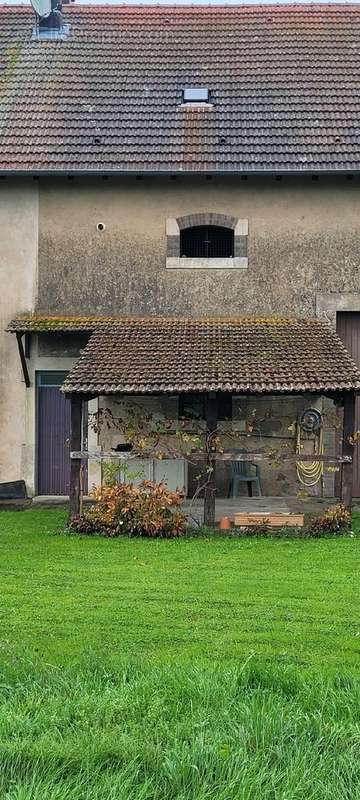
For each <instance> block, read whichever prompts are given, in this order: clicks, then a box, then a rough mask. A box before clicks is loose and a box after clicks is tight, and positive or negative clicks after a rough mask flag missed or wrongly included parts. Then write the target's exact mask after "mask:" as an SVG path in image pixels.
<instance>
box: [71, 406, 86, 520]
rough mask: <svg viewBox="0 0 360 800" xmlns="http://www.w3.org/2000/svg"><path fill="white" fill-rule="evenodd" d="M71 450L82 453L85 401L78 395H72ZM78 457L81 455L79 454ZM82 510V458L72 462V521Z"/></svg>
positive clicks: (73, 459)
mask: <svg viewBox="0 0 360 800" xmlns="http://www.w3.org/2000/svg"><path fill="white" fill-rule="evenodd" d="M70 404H71V411H70V450H73V451H80V448H81V433H82V411H83V399H82V397H81V396H79V395H78V394H72V395H70ZM78 455H80V453H79V452H78ZM80 510H81V458H72V459H71V461H70V508H69V516H70V519H73V517H77V516H79V514H80Z"/></svg>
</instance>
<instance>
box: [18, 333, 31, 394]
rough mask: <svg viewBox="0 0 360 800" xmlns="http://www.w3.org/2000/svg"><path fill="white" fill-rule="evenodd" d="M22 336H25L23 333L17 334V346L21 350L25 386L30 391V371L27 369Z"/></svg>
mask: <svg viewBox="0 0 360 800" xmlns="http://www.w3.org/2000/svg"><path fill="white" fill-rule="evenodd" d="M22 336H23V334H22V333H17V334H16V341H17V346H18V350H19V356H20V361H21V367H22V371H23V376H24V381H25V386H26V388H27V389H29V386H30V378H29V370H28V368H27V363H26V358H25V351H24V345H23V340H22Z"/></svg>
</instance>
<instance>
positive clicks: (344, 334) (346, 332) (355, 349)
mask: <svg viewBox="0 0 360 800" xmlns="http://www.w3.org/2000/svg"><path fill="white" fill-rule="evenodd" d="M336 330H337V333H338V335H339V336H340V339H341V340H342V341H343V343H344V345H345V347H346V349H347V350H348V351H349V353H350V355H351V356H352V358H353V359H354V361H356V363H357V364H358V365H359V366H360V312H358V311H339V312H338V313H337V317H336ZM359 428H360V398H359V397H357V398H356V412H355V430H359ZM353 495H354V497H360V448H359V445H358V444H357V445H355V447H354V482H353Z"/></svg>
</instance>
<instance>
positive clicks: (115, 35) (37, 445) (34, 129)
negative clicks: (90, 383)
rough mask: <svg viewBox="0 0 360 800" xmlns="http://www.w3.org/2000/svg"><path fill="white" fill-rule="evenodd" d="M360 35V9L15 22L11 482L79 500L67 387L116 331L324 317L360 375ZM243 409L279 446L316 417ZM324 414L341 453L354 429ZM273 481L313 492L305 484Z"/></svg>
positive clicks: (271, 486)
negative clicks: (174, 322)
mask: <svg viewBox="0 0 360 800" xmlns="http://www.w3.org/2000/svg"><path fill="white" fill-rule="evenodd" d="M359 23H360V7H359V6H357V5H330V6H328V5H316V4H315V5H304V6H249V7H247V6H233V7H221V6H214V7H196V6H195V7H194V6H185V7H151V6H148V7H141V6H138V7H136V6H135V7H124V6H118V7H116V6H107V7H106V6H89V7H87V6H79V7H76V5H74V6H68V5H64V7H63V9H62V10H61V13H60V11H59V13H58V12H56V13H55V14H53V15H52V16H51V18H50V19H49V20H48V21H46V20H43V21H42V23H41V25H38V23H37V21H36V19H35V17H34V14H33V12H32V10H31V9H30V8H27V7H23V6H19V7H16V6H15V7H6V6H0V179H1V180H0V223H1V246H0V270H1V278H2V280H1V287H2V290H1V297H0V309H1V312H0V313H1V326H0V328H1V331H2V332H1V335H0V365H1V366H0V407H1V417H0V419H1V426H2V430H1V442H2V445H1V450H0V480H1V481H9V480H17V479H24V480H25V481H26V483H27V487H28V491H29V492H30V493H37V494H60V495H61V494H67V493H68V486H69V452H68V448H67V446H66V443H67V439H68V435H69V408H68V403H67V401H66V399H65V397H64V396H63V394H61V392H60V391H59V389H60V386H61V384H62V383H63V381H64V379H65V377H66V374H67V373H68V372H69V370H71V369H72V367H73V365H74V363H75V362H76V360H77V358H78V356H79V354H80V351H81V350H82V348H83V347H84V345H85V344H86V342H87V341H88V339H89V337H90V335H91V333H92V331H93V330H95V328H96V327H97V325H98V324H100V323H99V319H100V320H102V319H103V318H104V317H106V318H110V319H111V318H114V317H128V318H144V319H147V318H148V317H158V318H163V317H166V318H168V317H172V318H179V317H180V318H214V317H215V318H216V317H221V318H223V317H227V318H236V317H244V316H245V317H254V316H255V317H259V318H261V319H267V318H268V317H273V316H274V315H275V316H280V317H294V316H295V317H309V318H314V317H318V318H320V319H321V320H324V321H326V322H327V323H328V324H329V325H330V326H332V327H333V328H334V329H337V330H338V333H339V335H340V337H341V338H342V339H343V341H344V343H345V344H346V346H347V348H348V349H349V351H350V353H351V355H352V356H353V358H354V360H355V361H357V362H359V361H360V286H359V276H360V255H359V253H360V247H359V245H360V227H359V218H360V134H359V122H360V119H359V118H360V100H359V96H360V93H359V91H358V90H359V89H360V26H359ZM9 330H11V331H12V335H11V334H10V333H9V332H7V331H9ZM15 333H16V336H15V335H14V334H15ZM169 347H171V341H169ZM190 401H191V398H190V397H189V396H187V397H186V396H185V402H184V397H183V396H179V395H176V394H174V395H173V396H172V397H171V398H167V400H166V402H165V401H164V398H162V399H161V398H160V399H159V398H156V397H152V398H151V400H150V399H148V400H146V402H145V401H144V399H143V400H142V401H141V402H145V405H146V404H147V406H148V405H149V403H150V405H151V404H152V407H153V408H155V409H156V410H157V411H158V410H159V408H160V409H162V412H163V413H164V414H165V415H166V414H168V415H169V414H170V415H171V417H173V418H177V417H178V416H179V414H180V413H181V409H183V410H184V407H185V406H186V405H188V406H189V405H190V406H191V402H190ZM98 402H100V403H101V399H100V400H99V401H98V400H92V401H91V404H89V405H90V411H91V412H94V411H95V410H96V408H97V404H98ZM231 403H232V405H231V414H232V416H233V417H234V419H236V420H237V422H238V424H239V426H240V428H241V425H242V424H243V423H244V418H245V417H248V416H249V415H253V418H254V420H255V423H254V433H255V434H257V436H258V442H257V444H256V447H257V448H259V446H260V447H263V446H265V444H266V443H267V442H268V441H270V443H272V442H277V443H279V442H280V443H281V441H283V440H291V437H293V433H292V432H291V431H289V429H290V428H291V425H292V422H293V421H294V419H296V418H297V417H298V415H299V413H301V412H302V411H304V410H306V408H308V407H309V406H311V405H314V400H313V399H311V397H308V396H307V395H303V396H302V397H299V396H297V395H296V394H295V393H294V395H293V396H292V397H290V398H289V397H287V398H279V397H277V396H266V397H265V398H262V399H260V400H259V399H257V401H256V402H255V403H254V401H253V400H252V399H251V398H246V397H240V398H239V397H238V396H235V397H233V398H232V400H231ZM315 405H317V407H318V408H319V410H320V411H321V412H323V411H324V408H326V409H329V407H330V406H331V409H330V411H331V412H332V411H333V412H334V413H333V416H331V414H329V415H328V417H324V420H325V422H324V440H325V445H326V446H327V447H328V448H329V449H332V450H334V451H336V447H337V433H336V431H337V428H336V425H335V427H334V418H333V417H334V416H336V415H337V414H338V413H339V412H338V411H337V410H336V409H335V408H333V404H332V402H331V399H328V400H325V401H324V400H323V399H321V398H318V399H317V400H316V403H315ZM239 409H240V410H239ZM269 409H270V410H269ZM186 413H187V412H186V410H185V416H186ZM191 413H192V410H191V409H190V412H189V414H188V416H189V417H190V418H191ZM326 419H327V420H328V421H327V422H326ZM84 435H85V436H86V435H88V438H89V443H90V446H91V447H92V449H93V450H94V449H96V448H98V450H99V451H100V450H101V448H104V447H105V448H109V447H111V446H114V445H116V443H117V439H118V434H116V432H112V434H109V433H107V434H106V436H107V438H106V437H105V438H106V441H105V438H104V437H103V438H101V436H99V435H98V434H95V433H94V431H93V430H92V429H89V431H88V432H87V434H86V432H85V433H84ZM88 477H89V481H90V482H91V481H92V480H98V479H99V466H98V464H96V463H93V464H92V465H91V466H90V467H89V476H88ZM262 479H263V490H264V492H265V493H268V494H286V493H294V492H296V491H297V490H298V486H297V482H296V474H295V470H294V468H293V469H292V470H289V471H288V472H287V473H286V474H284V471H283V470H278V471H275V472H274V469H271V468H268V469H266V468H265V467H264V470H263V476H262ZM171 480H176V481H177V480H178V474H177V473H176V477H174V475H172V478H171ZM184 480H185V478H184ZM186 480H187V481H188V482H189V483H190V484H191V481H192V476H191V474H190V475H187V478H186ZM227 481H228V476H227V474H226V471H225V470H224V469H223V470H219V474H218V482H219V491H222V492H223V493H226V491H227ZM322 491H324V492H325V493H328V494H331V493H332V492H333V491H334V479H333V476H331V475H330V474H329V475H328V476H326V475H325V479H324V481H323V486H322ZM354 492H355V494H356V495H358V496H360V465H359V457H358V454H357V453H356V455H355V470H354Z"/></svg>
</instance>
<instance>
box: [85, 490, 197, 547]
mask: <svg viewBox="0 0 360 800" xmlns="http://www.w3.org/2000/svg"><path fill="white" fill-rule="evenodd" d="M91 497H92V499H93V501H94V504H93V505H92V506H91V508H90V509H89V510H87V511H86V512H85V513H84V514H83V516H82V517H81V518H76V519H73V520H72V521H71V523H70V529H71V530H74V531H76V532H78V533H85V534H89V533H90V534H91V533H100V534H102V535H103V536H109V537H113V536H120V535H122V534H125V535H127V536H151V537H156V536H157V537H165V538H171V537H176V536H182V535H183V534H184V532H185V526H186V517H185V516H184V514H182V513H181V511H180V510H179V506H180V505H181V502H182V500H183V495H182V493H181V492H170V491H169V490H168V489H167V488H166V486H165V484H164V483H153V482H152V481H142V483H141V484H140V485H139V486H134V484H132V483H119V484H116V485H115V486H101V487H99V488H97V489H94V491H93V492H92V493H91Z"/></svg>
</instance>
